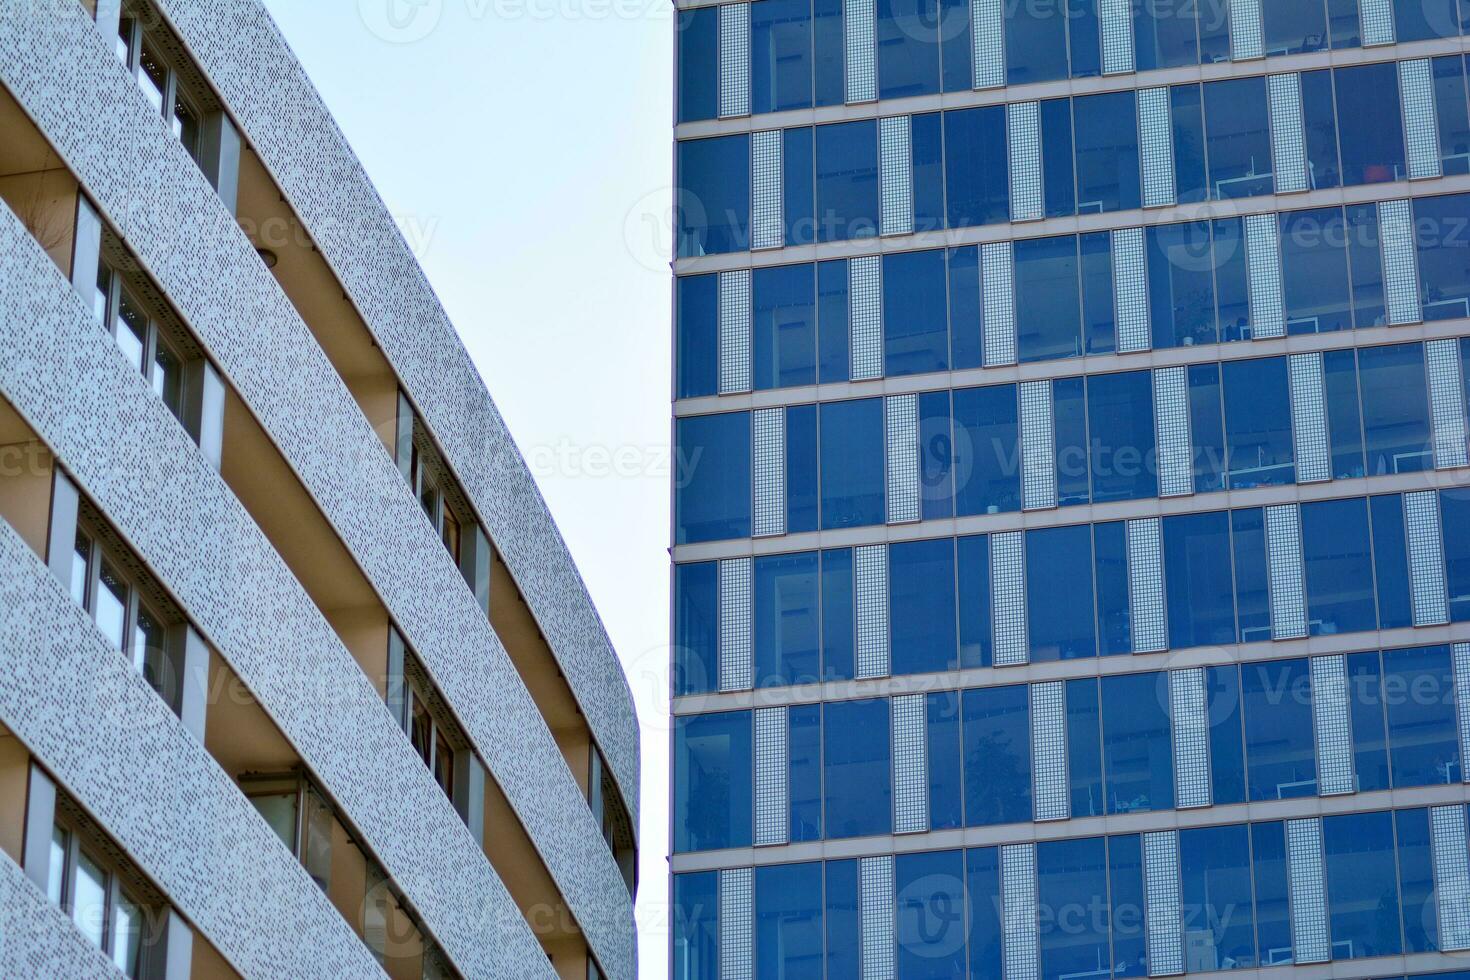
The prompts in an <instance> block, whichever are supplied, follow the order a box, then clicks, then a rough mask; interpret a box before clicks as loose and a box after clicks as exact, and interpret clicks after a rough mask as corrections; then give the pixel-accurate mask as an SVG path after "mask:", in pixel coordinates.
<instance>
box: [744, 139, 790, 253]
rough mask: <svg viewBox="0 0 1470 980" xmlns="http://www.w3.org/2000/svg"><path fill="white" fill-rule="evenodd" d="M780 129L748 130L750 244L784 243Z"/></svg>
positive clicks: (760, 246) (762, 245)
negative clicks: (752, 131)
mask: <svg viewBox="0 0 1470 980" xmlns="http://www.w3.org/2000/svg"><path fill="white" fill-rule="evenodd" d="M781 195H782V191H781V131H780V130H779V129H765V130H761V131H760V132H757V133H751V134H750V238H751V242H750V247H751V248H752V249H762V248H780V247H781V246H782V245H784V244H785V243H786V231H785V225H784V224H783V222H782V204H781V200H782V198H781Z"/></svg>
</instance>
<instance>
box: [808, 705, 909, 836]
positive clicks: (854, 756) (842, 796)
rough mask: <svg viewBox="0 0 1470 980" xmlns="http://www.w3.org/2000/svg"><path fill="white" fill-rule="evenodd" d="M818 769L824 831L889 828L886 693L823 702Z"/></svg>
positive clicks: (861, 832) (834, 833) (863, 832)
mask: <svg viewBox="0 0 1470 980" xmlns="http://www.w3.org/2000/svg"><path fill="white" fill-rule="evenodd" d="M822 744H823V745H825V746H826V757H825V759H824V761H823V766H822V771H823V774H824V775H825V777H826V778H825V779H824V781H823V798H824V800H825V801H826V807H825V809H826V826H827V833H826V837H827V838H828V839H829V840H830V839H832V838H836V837H865V836H867V835H869V834H887V833H891V832H892V830H893V764H892V760H891V757H890V754H889V732H888V699H887V698H872V699H869V700H866V701H832V702H829V703H827V704H825V705H823V706H822Z"/></svg>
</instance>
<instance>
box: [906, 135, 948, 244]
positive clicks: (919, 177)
mask: <svg viewBox="0 0 1470 980" xmlns="http://www.w3.org/2000/svg"><path fill="white" fill-rule="evenodd" d="M909 157H910V163H911V165H912V167H913V178H912V181H911V184H912V187H913V194H914V231H915V232H923V231H941V230H942V229H943V228H944V122H943V118H942V117H941V116H940V114H939V113H937V112H924V113H919V114H917V115H913V116H910V117H909Z"/></svg>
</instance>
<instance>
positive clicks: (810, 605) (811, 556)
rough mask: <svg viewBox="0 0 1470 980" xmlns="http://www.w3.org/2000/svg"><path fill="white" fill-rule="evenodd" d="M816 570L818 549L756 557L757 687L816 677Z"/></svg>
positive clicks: (817, 639)
mask: <svg viewBox="0 0 1470 980" xmlns="http://www.w3.org/2000/svg"><path fill="white" fill-rule="evenodd" d="M817 576H818V570H817V553H816V552H815V551H807V552H802V553H800V554H795V555H762V556H761V557H759V558H757V559H755V562H754V580H755V581H754V591H755V595H754V606H755V623H754V631H753V632H754V648H755V686H756V687H768V686H772V685H782V684H810V683H813V682H815V681H816V680H817V679H818V670H819V663H818V660H819V657H820V654H819V653H818V650H817V646H818V643H819V637H818V616H819V610H818V607H817Z"/></svg>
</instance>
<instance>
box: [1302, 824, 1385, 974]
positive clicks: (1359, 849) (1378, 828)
mask: <svg viewBox="0 0 1470 980" xmlns="http://www.w3.org/2000/svg"><path fill="white" fill-rule="evenodd" d="M1393 852H1394V847H1393V814H1391V813H1389V812H1388V811H1387V810H1384V811H1381V812H1379V813H1344V814H1340V815H1338V816H1335V817H1323V818H1322V854H1323V858H1324V860H1323V865H1324V867H1325V870H1326V877H1327V920H1328V926H1329V928H1330V929H1331V933H1332V957H1333V959H1338V960H1351V959H1358V958H1359V957H1365V956H1392V955H1394V954H1395V953H1397V952H1399V951H1400V949H1402V947H1403V943H1402V941H1401V940H1400V938H1399V894H1398V868H1397V866H1396V865H1395V863H1394V853H1393Z"/></svg>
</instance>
